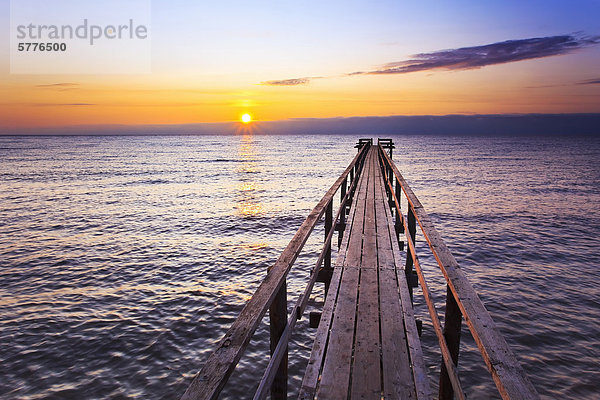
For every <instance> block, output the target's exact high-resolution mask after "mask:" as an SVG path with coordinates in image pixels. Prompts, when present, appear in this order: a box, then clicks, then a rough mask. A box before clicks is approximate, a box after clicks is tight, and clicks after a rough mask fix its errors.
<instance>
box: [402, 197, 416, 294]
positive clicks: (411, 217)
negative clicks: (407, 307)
mask: <svg viewBox="0 0 600 400" xmlns="http://www.w3.org/2000/svg"><path fill="white" fill-rule="evenodd" d="M407 218H408V221H407V222H408V234H409V235H410V238H411V239H412V241H413V243H414V244H415V251H416V245H417V242H416V240H415V239H416V236H417V220H416V219H415V213H414V211H413V209H412V207H410V205H409V207H408V217H407ZM404 272H405V273H406V281H407V282H408V290H409V292H410V299H411V300H412V298H413V288H412V285H411V284H410V283H411V282H412V274H413V258H412V255H411V254H410V251H408V250H407V251H406V268H405V269H404Z"/></svg>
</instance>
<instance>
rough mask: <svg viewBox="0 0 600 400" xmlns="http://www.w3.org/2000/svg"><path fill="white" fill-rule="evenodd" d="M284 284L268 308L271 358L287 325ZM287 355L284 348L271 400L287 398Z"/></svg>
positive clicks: (274, 380)
mask: <svg viewBox="0 0 600 400" xmlns="http://www.w3.org/2000/svg"><path fill="white" fill-rule="evenodd" d="M286 286H287V285H286V283H285V282H284V283H283V285H281V288H280V289H279V292H278V293H277V295H276V296H275V299H274V300H273V303H271V307H270V308H269V321H270V323H269V333H270V349H271V357H272V356H273V353H274V352H275V348H276V347H277V344H278V343H279V338H280V337H281V335H282V334H283V330H284V329H285V327H286V324H287V289H286ZM287 371H288V354H287V346H285V350H284V355H283V357H282V359H281V362H280V363H279V366H278V367H277V372H276V373H275V377H274V379H273V385H272V386H271V399H273V400H284V399H286V398H287Z"/></svg>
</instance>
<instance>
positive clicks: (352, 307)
mask: <svg viewBox="0 0 600 400" xmlns="http://www.w3.org/2000/svg"><path fill="white" fill-rule="evenodd" d="M367 159H368V156H367ZM368 179H369V175H368V173H366V171H363V172H362V173H361V177H360V180H361V181H362V183H363V184H364V185H365V190H364V191H363V190H361V191H359V193H358V196H356V202H355V207H356V210H355V214H354V219H353V229H351V231H350V235H349V236H350V237H349V242H348V250H347V252H346V259H345V260H344V265H343V268H344V271H343V275H342V279H341V283H340V288H339V292H338V295H337V301H336V304H335V309H334V310H333V313H334V315H333V321H332V325H331V331H330V333H329V340H328V344H327V352H326V354H325V360H324V362H323V371H322V374H321V381H320V384H319V387H318V391H317V393H318V396H319V397H322V398H326V399H343V398H346V395H347V391H348V387H349V384H350V372H351V363H352V345H353V341H354V322H355V318H356V303H357V295H358V282H359V272H360V271H359V268H360V262H361V253H362V252H361V248H362V235H363V230H362V226H363V221H364V218H365V199H366V188H367V187H368V186H367V185H368Z"/></svg>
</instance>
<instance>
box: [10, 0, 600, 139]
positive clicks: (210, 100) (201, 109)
mask: <svg viewBox="0 0 600 400" xmlns="http://www.w3.org/2000/svg"><path fill="white" fill-rule="evenodd" d="M2 1H3V3H2V5H6V0H2ZM359 3H360V2H359ZM153 4H154V3H153ZM156 4H158V5H157V6H155V10H153V12H154V13H155V14H154V15H162V14H160V13H157V10H156V8H160V3H156ZM189 4H191V3H189ZM365 7H367V6H366V5H365ZM368 7H369V8H365V10H368V12H373V18H376V17H377V18H380V19H382V21H379V22H380V25H381V26H380V25H377V27H373V28H372V29H373V30H377V29H378V30H380V31H381V32H379V31H377V32H375V33H373V34H372V35H373V36H374V37H370V36H369V35H371V33H368V32H364V33H362V34H358V33H355V32H353V31H352V30H351V28H349V27H348V26H340V27H337V28H339V29H340V30H343V29H346V30H347V31H343V32H342V33H344V34H346V36H347V37H345V36H343V35H342V34H339V37H337V36H335V35H333V36H334V38H333V39H332V38H330V37H329V36H326V35H324V33H323V32H329V31H327V29H328V27H327V25H325V24H324V25H323V26H321V25H318V26H317V27H316V28H314V29H315V30H317V32H316V33H315V35H317V34H320V35H321V36H320V37H318V38H316V39H313V38H312V37H303V38H300V39H303V40H304V41H305V42H306V43H308V44H304V45H302V43H303V42H302V41H300V42H299V44H298V43H295V42H294V40H300V39H298V38H296V37H292V36H294V35H296V34H297V32H298V31H297V30H294V31H290V32H288V31H287V30H286V29H287V28H286V27H282V26H280V25H279V24H277V23H275V22H272V21H275V20H274V19H271V18H276V17H275V16H271V17H269V19H268V20H266V21H267V23H269V24H271V25H273V26H266V27H264V30H265V32H263V31H258V33H257V32H256V29H257V28H256V26H254V25H253V26H251V27H248V26H244V27H240V30H241V31H244V30H251V31H252V32H253V34H254V35H255V36H252V35H247V34H245V33H246V32H245V31H244V32H242V34H240V33H239V32H233V33H231V34H230V35H231V36H228V35H229V33H227V34H222V35H223V38H222V39H221V40H220V39H219V38H215V40H213V41H203V42H202V43H203V45H205V46H206V47H207V50H206V51H205V53H203V50H204V49H203V47H202V45H198V46H194V45H192V44H189V43H188V44H187V45H185V43H184V45H182V46H180V47H181V48H175V47H173V44H172V43H169V42H168V41H167V43H165V40H166V39H165V38H168V37H173V35H175V33H179V32H178V30H179V27H178V25H177V24H175V23H173V22H172V21H170V20H169V18H168V16H162V18H163V19H165V21H164V22H163V23H162V24H161V23H160V21H161V20H160V18H155V19H154V22H153V24H154V27H153V28H155V32H154V39H153V40H154V41H153V55H152V57H153V59H152V73H149V74H138V75H136V74H132V75H111V74H106V75H72V74H63V75H61V74H58V75H19V74H11V73H10V72H9V70H8V67H7V66H6V64H5V66H4V67H3V68H2V69H1V70H0V128H2V129H3V130H10V129H11V128H32V127H48V126H65V125H81V124H83V125H85V124H185V123H201V122H223V121H233V120H239V118H240V116H241V115H242V114H243V113H246V112H248V113H250V114H252V115H253V117H254V119H256V120H263V121H266V120H279V119H287V118H305V117H308V118H322V117H336V116H380V115H381V116H382V115H425V114H431V115H444V114H497V113H597V112H600V84H597V83H590V84H583V83H585V82H590V81H593V80H595V79H598V78H600V74H599V73H598V71H597V66H598V65H600V46H594V45H591V46H587V45H586V46H582V48H581V49H580V50H577V51H568V52H565V54H559V55H555V56H550V57H546V56H544V57H539V58H535V57H534V58H532V59H528V60H524V61H520V60H515V61H514V62H512V61H511V62H506V63H498V64H493V65H485V66H482V67H480V68H462V67H452V68H430V69H426V70H421V71H416V72H410V73H398V74H379V75H369V74H363V75H353V76H350V75H349V73H352V72H354V71H373V70H378V69H380V68H382V65H385V64H386V63H388V62H395V61H402V60H407V59H411V57H414V54H418V53H419V52H425V53H427V52H435V51H438V50H441V49H449V48H450V49H451V48H459V47H463V46H477V45H486V44H489V43H496V44H497V43H498V42H501V41H503V40H507V39H520V38H529V37H546V36H549V33H556V34H563V33H565V32H564V31H565V29H572V28H573V27H576V26H577V27H579V26H580V27H581V28H582V29H586V28H589V26H588V25H586V24H589V21H588V20H589V18H588V19H580V20H579V21H580V22H577V20H576V18H575V16H573V17H572V20H569V21H568V24H567V23H566V22H564V23H563V24H564V25H565V26H557V27H556V28H552V29H549V28H548V27H547V26H546V25H543V24H541V22H547V21H544V18H546V19H549V18H550V16H552V15H553V14H552V15H550V16H548V15H543V14H540V15H539V16H537V17H536V16H531V17H528V18H533V19H534V20H535V18H539V21H538V22H540V24H539V25H540V26H546V27H545V28H540V29H539V32H534V30H535V29H533V28H527V29H525V28H521V27H519V28H516V27H515V26H514V25H511V24H509V18H508V15H510V12H511V9H510V7H509V6H506V9H500V11H501V12H504V13H506V14H507V18H506V21H503V20H502V19H490V22H489V24H490V25H489V29H490V30H489V31H488V30H484V29H482V28H479V27H472V26H462V25H460V23H461V21H456V23H455V24H453V23H452V22H451V18H450V17H451V16H452V15H450V13H451V12H454V11H451V10H450V8H448V9H447V10H446V11H447V13H448V14H447V15H443V14H442V15H438V16H437V17H436V18H437V19H438V20H436V21H437V23H436V24H433V25H431V27H430V29H429V30H428V31H427V32H425V31H423V32H422V36H423V37H422V38H421V40H418V39H416V38H414V37H410V38H406V37H402V36H401V34H402V32H400V31H399V32H395V31H394V30H395V29H400V28H396V27H395V25H393V24H392V22H393V18H391V19H390V20H386V19H385V18H387V17H386V16H385V12H389V10H379V9H375V10H371V8H370V6H368ZM390 7H393V6H390ZM423 7H425V6H423ZM515 7H516V6H515ZM373 8H375V7H373ZM392 9H393V8H391V9H390V10H392ZM259 11H260V10H258V11H256V12H257V13H258V12H259ZM360 11H361V10H353V9H349V10H348V11H347V12H348V17H349V18H350V17H352V16H357V15H359V14H356V13H358V12H360ZM414 11H415V13H416V12H422V15H427V14H426V13H427V8H426V7H425V8H424V9H422V10H421V9H418V10H417V9H415V10H414ZM488 11H489V12H490V13H491V12H492V11H491V10H488ZM488 11H486V10H485V9H482V10H480V12H481V13H484V12H488ZM500 11H499V12H500ZM324 12H325V13H326V12H327V10H325V11H324ZM332 12H333V11H332ZM363 12H366V11H364V10H363ZM398 12H400V11H398ZM560 12H561V10H559V9H557V10H556V13H557V14H559V13H560ZM585 12H586V11H585V10H583V11H582V13H585ZM173 13H174V15H176V16H177V17H178V18H183V16H182V15H180V14H177V13H175V12H173ZM380 14H381V15H380ZM399 15H400V14H399ZM308 17H309V16H304V17H301V18H299V19H295V20H294V23H296V24H297V25H298V26H300V27H305V28H307V29H308V28H311V26H310V25H311V24H316V22H314V21H313V19H309V18H308ZM392 17H393V15H392ZM257 18H258V17H257ZM263 18H264V17H263ZM357 18H358V17H357ZM488 18H489V17H488ZM521 18H525V17H523V16H521ZM157 20H158V21H159V22H157ZM3 21H4V22H5V23H6V20H3ZM444 21H445V22H444ZM492 21H495V22H494V23H495V24H496V25H497V26H495V25H493V24H492ZM498 21H500V22H498ZM536 21H537V20H536ZM581 21H583V22H581ZM586 21H587V22H586ZM241 24H242V25H243V24H244V23H241ZM386 24H388V25H389V26H388V25H386ZM444 24H451V26H452V30H444V29H447V28H448V27H447V26H446V25H444ZM421 25H422V24H419V23H418V21H417V22H413V25H412V27H411V29H413V31H412V34H413V35H414V36H416V33H415V31H417V33H418V29H419V27H420V26H421ZM214 29H221V28H220V26H219V25H215V27H214ZM319 29H320V30H323V32H319ZM331 29H333V28H331ZM421 29H425V28H421ZM388 31H389V32H388ZM390 32H391V34H392V35H397V37H393V38H392V39H393V40H392V39H390V42H389V43H388V42H384V39H385V34H388V33H390ZM446 32H447V33H446ZM277 33H281V34H282V35H283V33H286V34H287V35H290V44H289V46H288V47H281V51H280V52H277V51H270V50H269V51H267V50H265V49H263V47H264V48H269V46H272V47H275V46H279V45H280V43H279V41H278V40H281V36H278V37H277V39H273V35H274V34H277ZM590 33H594V32H590ZM404 34H405V35H406V33H404ZM307 35H308V34H307ZM378 35H381V37H380V36H378ZM544 35H545V36H544ZM354 36H356V37H354ZM550 36H551V35H550ZM321 38H322V40H321ZM235 40H239V46H238V45H237V44H236V43H238V42H236V41H235ZM311 40H312V41H311ZM320 42H323V43H320ZM329 42H330V43H329ZM232 43H233V44H232ZM294 46H296V47H294ZM298 46H299V47H298ZM340 46H342V47H344V49H342V50H344V51H341V50H339V48H340ZM353 49H354V50H355V51H352V50H353ZM193 51H197V52H199V54H200V55H195V53H192V54H190V52H193ZM0 52H1V53H2V54H4V55H5V56H7V54H8V52H7V49H6V42H5V44H3V45H2V46H1V47H0ZM328 54H330V55H331V57H328ZM203 55H205V56H206V58H205V59H204V58H202V56H203ZM209 56H210V57H212V58H210V59H208V57H209ZM304 77H319V78H318V79H310V80H308V81H307V83H304V84H299V85H275V86H274V85H266V84H262V83H264V82H266V81H271V80H276V79H281V80H285V79H297V78H304Z"/></svg>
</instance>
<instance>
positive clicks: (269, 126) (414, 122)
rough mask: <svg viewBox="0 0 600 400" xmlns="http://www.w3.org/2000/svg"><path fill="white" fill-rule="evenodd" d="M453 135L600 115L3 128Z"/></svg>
mask: <svg viewBox="0 0 600 400" xmlns="http://www.w3.org/2000/svg"><path fill="white" fill-rule="evenodd" d="M247 133H251V134H255V135H261V134H262V135H320V134H325V135H327V134H330V135H363V136H367V137H368V136H385V135H442V136H444V135H450V136H457V135H458V136H600V113H590V114H485V115H483V114H482V115H442V116H436V115H415V116H404V115H402V116H383V117H338V118H294V119H287V120H279V121H256V122H253V123H252V124H251V125H248V126H244V125H242V124H241V123H238V122H222V123H197V124H171V125H166V124H165V125H115V124H113V125H110V124H106V125H76V126H64V127H48V128H20V129H10V128H5V129H0V135H2V136H23V135H26V136H90V135H94V136H96V135H100V136H121V135H122V136H170V135H235V134H239V135H241V134H247Z"/></svg>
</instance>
